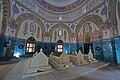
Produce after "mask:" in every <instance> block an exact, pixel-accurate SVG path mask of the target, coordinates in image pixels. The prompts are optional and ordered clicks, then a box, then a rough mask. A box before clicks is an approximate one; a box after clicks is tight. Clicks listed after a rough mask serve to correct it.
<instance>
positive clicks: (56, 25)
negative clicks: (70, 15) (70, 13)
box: [49, 23, 71, 41]
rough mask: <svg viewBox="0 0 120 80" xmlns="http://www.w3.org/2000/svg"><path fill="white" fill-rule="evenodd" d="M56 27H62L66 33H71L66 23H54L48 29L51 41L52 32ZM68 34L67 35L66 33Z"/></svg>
mask: <svg viewBox="0 0 120 80" xmlns="http://www.w3.org/2000/svg"><path fill="white" fill-rule="evenodd" d="M58 28H62V29H65V30H66V31H67V32H68V34H70V33H71V29H70V28H69V27H68V26H67V25H66V24H62V23H59V24H55V25H54V26H53V27H52V28H51V29H50V30H49V33H51V37H50V39H51V41H52V34H53V32H54V30H55V29H58ZM68 36H69V35H68Z"/></svg>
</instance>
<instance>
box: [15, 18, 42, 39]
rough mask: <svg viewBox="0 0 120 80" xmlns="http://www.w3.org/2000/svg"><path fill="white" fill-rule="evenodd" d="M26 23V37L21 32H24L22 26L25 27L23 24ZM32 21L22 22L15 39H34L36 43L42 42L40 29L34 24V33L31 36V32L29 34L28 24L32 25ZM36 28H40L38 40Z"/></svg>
mask: <svg viewBox="0 0 120 80" xmlns="http://www.w3.org/2000/svg"><path fill="white" fill-rule="evenodd" d="M26 21H27V22H28V28H27V33H26V35H25V36H24V34H23V31H24V25H25V22H26ZM32 22H33V21H31V20H25V21H23V22H22V24H21V26H20V29H19V32H18V35H17V38H22V39H28V38H29V37H31V36H32V37H34V38H35V40H36V41H42V35H41V27H40V26H39V25H38V24H37V23H36V22H35V24H36V32H35V33H33V34H32V32H30V24H31V23H32ZM37 27H40V36H39V38H37Z"/></svg>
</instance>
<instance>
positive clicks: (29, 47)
mask: <svg viewBox="0 0 120 80" xmlns="http://www.w3.org/2000/svg"><path fill="white" fill-rule="evenodd" d="M35 52H36V43H35V39H34V38H33V37H30V38H28V40H27V43H26V50H25V53H26V54H34V53H35Z"/></svg>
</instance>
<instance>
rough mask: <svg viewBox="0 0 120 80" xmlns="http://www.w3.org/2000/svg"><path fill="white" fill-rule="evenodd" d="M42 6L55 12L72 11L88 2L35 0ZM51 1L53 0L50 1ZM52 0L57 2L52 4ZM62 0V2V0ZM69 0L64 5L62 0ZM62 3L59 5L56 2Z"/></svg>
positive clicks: (76, 0)
mask: <svg viewBox="0 0 120 80" xmlns="http://www.w3.org/2000/svg"><path fill="white" fill-rule="evenodd" d="M34 1H35V2H36V3H37V4H38V5H39V6H40V7H42V8H44V9H45V10H47V11H50V12H54V13H63V12H70V11H73V10H75V9H76V8H78V7H80V6H81V5H82V4H84V3H85V2H87V0H75V1H73V0H72V1H71V0H49V1H48V0H47V1H46V0H34ZM50 1H51V2H50ZM52 1H54V2H56V3H54V4H52ZM60 1H61V2H60ZM63 1H64V2H68V3H66V5H65V4H63V5H62V2H63ZM57 3H58V4H60V3H61V6H57V5H55V4H57Z"/></svg>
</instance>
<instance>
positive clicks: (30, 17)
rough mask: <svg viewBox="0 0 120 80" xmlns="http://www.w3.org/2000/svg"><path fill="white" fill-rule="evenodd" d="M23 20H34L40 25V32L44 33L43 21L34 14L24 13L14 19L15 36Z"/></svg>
mask: <svg viewBox="0 0 120 80" xmlns="http://www.w3.org/2000/svg"><path fill="white" fill-rule="evenodd" d="M24 20H34V21H35V22H36V23H37V24H38V25H39V26H40V27H41V31H42V34H44V33H45V27H44V24H43V22H42V21H41V20H40V19H39V18H37V17H36V16H35V15H34V14H30V13H26V14H21V15H20V16H18V18H17V19H16V23H17V30H16V33H15V37H17V35H18V31H19V29H20V25H21V23H22V22H23V21H24ZM42 41H43V39H42Z"/></svg>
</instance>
